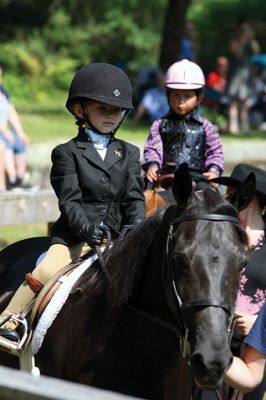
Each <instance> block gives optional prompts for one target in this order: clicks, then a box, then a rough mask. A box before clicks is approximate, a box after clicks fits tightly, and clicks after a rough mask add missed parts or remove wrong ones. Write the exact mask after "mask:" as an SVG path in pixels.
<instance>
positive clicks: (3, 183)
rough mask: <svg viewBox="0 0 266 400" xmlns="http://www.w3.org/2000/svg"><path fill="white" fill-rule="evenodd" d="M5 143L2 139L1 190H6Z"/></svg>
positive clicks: (0, 159) (0, 156) (0, 154)
mask: <svg viewBox="0 0 266 400" xmlns="http://www.w3.org/2000/svg"><path fill="white" fill-rule="evenodd" d="M5 150H6V148H5V145H4V143H3V142H1V141H0V192H2V191H4V190H6V173H5Z"/></svg>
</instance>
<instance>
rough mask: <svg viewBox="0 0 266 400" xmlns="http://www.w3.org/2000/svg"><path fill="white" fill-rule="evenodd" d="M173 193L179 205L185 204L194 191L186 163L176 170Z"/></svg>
mask: <svg viewBox="0 0 266 400" xmlns="http://www.w3.org/2000/svg"><path fill="white" fill-rule="evenodd" d="M172 190H173V195H174V197H175V199H176V202H177V204H178V205H179V206H185V205H186V204H187V202H188V200H189V198H190V196H191V192H192V178H191V175H190V173H189V169H188V166H187V164H186V163H183V164H181V165H180V166H179V167H178V169H177V170H176V171H175V176H174V181H173V186H172Z"/></svg>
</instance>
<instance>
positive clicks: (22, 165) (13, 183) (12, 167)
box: [0, 67, 29, 189]
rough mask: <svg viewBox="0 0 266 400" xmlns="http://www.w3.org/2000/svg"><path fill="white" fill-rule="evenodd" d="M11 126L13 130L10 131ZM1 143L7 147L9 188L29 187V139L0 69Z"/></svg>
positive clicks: (6, 159)
mask: <svg viewBox="0 0 266 400" xmlns="http://www.w3.org/2000/svg"><path fill="white" fill-rule="evenodd" d="M9 126H10V127H11V128H12V129H10V128H9ZM0 141H1V142H3V143H4V144H5V146H6V151H5V153H6V156H5V168H6V175H7V188H8V189H13V188H15V187H24V186H25V187H28V185H24V183H23V179H24V175H25V172H26V147H27V146H28V144H29V138H28V137H27V135H26V134H25V133H24V131H23V128H22V125H21V122H20V119H19V116H18V114H17V111H16V109H15V107H14V105H13V104H12V103H11V100H10V96H9V94H8V92H7V91H6V90H5V88H4V87H3V85H2V68H1V67H0Z"/></svg>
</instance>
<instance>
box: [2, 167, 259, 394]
mask: <svg viewBox="0 0 266 400" xmlns="http://www.w3.org/2000/svg"><path fill="white" fill-rule="evenodd" d="M251 186H252V187H254V181H252V179H251V178H250V179H249V180H248V181H247V182H245V183H244V184H243V185H242V186H241V188H239V189H238V190H237V192H236V193H235V196H234V199H233V201H234V205H235V206H241V205H242V202H243V201H244V200H245V199H246V198H247V197H250V196H252V195H253V193H254V189H252V190H251V188H250V187H251ZM173 193H174V196H175V199H176V205H173V206H170V207H169V208H167V209H166V211H165V210H164V212H161V213H160V214H155V215H154V216H153V217H152V218H150V219H148V220H147V221H146V222H144V223H143V224H142V225H141V226H139V227H138V228H137V229H136V230H133V231H131V232H130V233H129V234H128V235H127V236H126V237H125V238H124V239H122V240H121V241H119V239H118V240H117V242H116V243H115V244H114V246H113V248H112V249H111V250H110V251H109V253H108V254H107V255H106V259H105V263H104V264H103V265H101V266H100V265H99V263H98V262H95V263H94V264H93V265H92V267H91V268H90V269H89V270H88V271H87V272H85V273H84V275H82V277H81V278H80V279H79V281H78V282H77V283H76V284H75V287H74V288H73V289H72V292H71V294H70V296H69V298H68V300H67V302H66V303H65V305H64V307H63V309H62V310H61V312H60V314H59V315H58V316H57V318H56V319H55V321H54V323H53V324H52V326H51V328H50V329H49V330H48V333H47V335H46V337H45V340H44V343H43V346H42V347H41V349H40V351H39V352H38V354H37V356H36V364H37V365H38V366H39V368H40V369H41V373H43V374H45V375H50V376H54V377H58V378H62V379H67V380H71V381H76V382H81V383H85V384H88V385H93V386H96V387H100V388H104V389H108V390H112V391H117V392H121V393H126V394H130V395H133V396H138V397H141V398H147V399H164V400H165V399H184V400H189V399H190V398H191V392H190V390H191V389H190V385H186V382H187V378H188V377H189V375H188V368H187V367H186V364H185V363H184V362H183V361H182V358H181V355H180V348H181V349H182V350H183V351H184V353H185V356H186V358H187V360H189V361H190V372H191V376H192V377H193V379H194V382H195V383H196V384H197V385H198V386H199V387H201V388H208V389H213V390H214V389H216V388H217V387H218V386H219V384H220V382H221V379H222V376H223V373H224V370H225V368H226V367H227V366H228V365H229V363H230V361H231V357H232V355H231V352H230V347H229V343H228V326H229V322H230V318H231V317H232V314H233V307H234V303H235V300H236V294H237V289H238V283H239V278H240V270H241V266H242V264H243V262H245V259H246V254H245V251H244V245H245V240H246V237H245V234H244V232H243V231H242V230H241V228H240V226H239V225H238V219H237V209H236V208H235V207H234V206H232V205H231V204H230V203H229V202H227V201H225V200H224V199H223V197H222V196H221V195H220V194H219V193H217V192H216V191H214V190H211V189H207V190H204V191H195V192H193V189H192V180H191V177H190V174H189V172H188V169H187V167H186V166H185V165H182V166H181V167H180V168H179V169H178V170H177V172H176V174H175V179H174V184H173ZM46 246H47V243H44V245H43V248H45V247H46ZM40 247H42V246H40ZM11 248H12V246H11ZM11 250H12V249H11ZM5 254H6V255H5V259H7V258H8V257H7V251H6V253H5ZM17 256H18V253H17ZM34 258H35V257H33V259H34ZM33 259H32V260H33ZM22 261H23V257H22V258H21V260H20V262H21V264H23V262H22ZM28 266H29V263H28ZM8 268H12V266H11V265H9V267H8ZM21 268H22V269H24V270H25V269H26V267H25V265H24V266H22V265H21ZM0 271H1V253H0ZM27 272H28V270H27ZM6 273H7V272H3V271H2V276H4V275H5V274H6ZM5 285H7V282H5ZM0 293H1V294H2V296H4V294H5V288H4V287H3V285H2V277H1V281H0ZM180 345H181V347H180ZM3 354H4V353H3ZM9 357H11V356H9ZM1 360H2V355H0V363H1ZM180 365H182V368H180ZM180 371H182V372H180ZM188 383H190V382H188Z"/></svg>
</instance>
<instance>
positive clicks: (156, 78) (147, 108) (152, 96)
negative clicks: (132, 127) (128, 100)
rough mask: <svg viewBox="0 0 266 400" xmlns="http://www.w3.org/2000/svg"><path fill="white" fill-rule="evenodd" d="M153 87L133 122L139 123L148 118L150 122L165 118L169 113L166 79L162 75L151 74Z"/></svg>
mask: <svg viewBox="0 0 266 400" xmlns="http://www.w3.org/2000/svg"><path fill="white" fill-rule="evenodd" d="M149 82H150V84H151V87H150V88H149V89H147V90H146V91H145V92H144V94H143V97H142V99H141V100H140V103H139V105H138V107H137V110H136V113H135V115H134V117H133V121H134V122H137V121H139V120H141V119H142V118H145V117H148V119H149V121H150V122H153V121H155V120H156V119H158V118H161V117H163V116H164V115H166V114H167V113H168V111H169V104H168V100H167V96H166V93H165V90H164V78H163V76H162V75H161V74H158V73H156V72H153V71H152V72H151V73H150V76H149Z"/></svg>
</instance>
